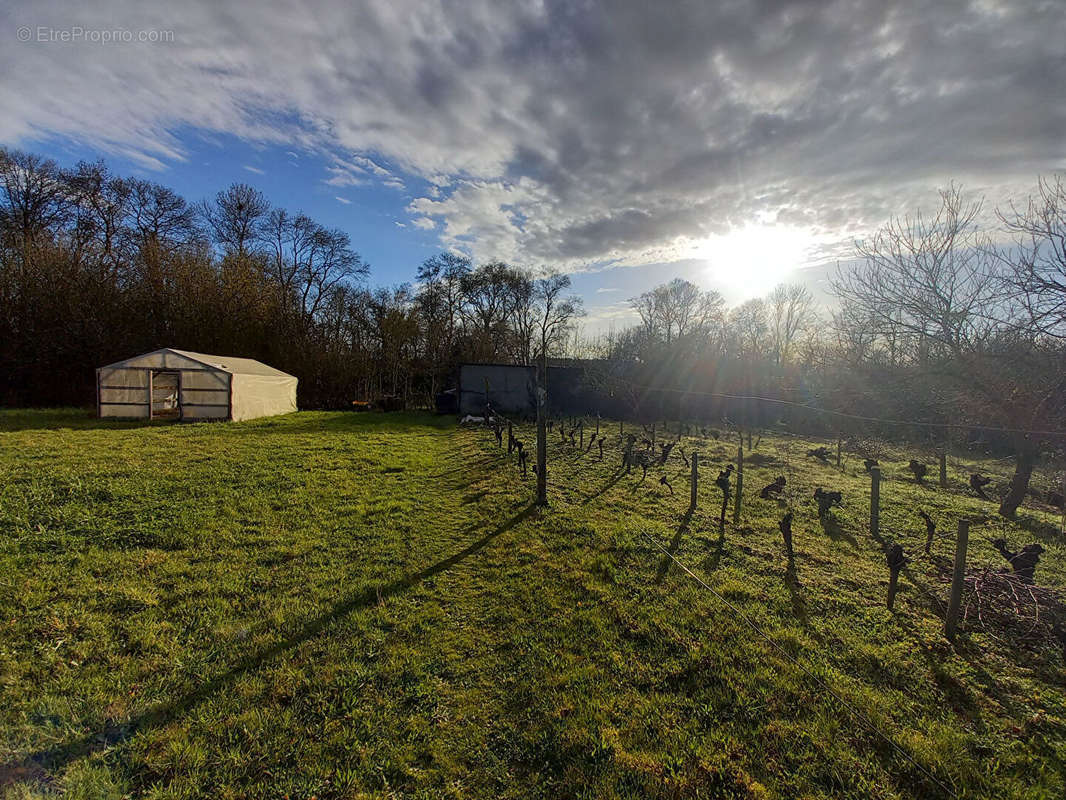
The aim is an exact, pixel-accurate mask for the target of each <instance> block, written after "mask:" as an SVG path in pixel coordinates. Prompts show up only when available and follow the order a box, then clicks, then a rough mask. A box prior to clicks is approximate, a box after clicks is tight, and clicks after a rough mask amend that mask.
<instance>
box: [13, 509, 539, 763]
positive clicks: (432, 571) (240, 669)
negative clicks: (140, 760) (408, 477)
mask: <svg viewBox="0 0 1066 800" xmlns="http://www.w3.org/2000/svg"><path fill="white" fill-rule="evenodd" d="M535 510H536V507H535V506H534V505H532V504H530V505H528V506H526V507H525V508H523V509H522V510H521V511H519V512H518V513H517V514H515V515H514V516H513V517H511V518H510V519H508V520H507V521H506V522H504V523H502V524H500V525H499V526H497V527H496V528H494V529H493V530H491V531H489V532H488V533H486V534H485V535H484V536H482V537H481V538H480V539H478V540H476V541H474V542H472V543H471V544H469V545H467V546H466V547H464V548H463V549H462V550H460V551H459V552H457V553H454V554H453V555H451V556H448V558H445V559H443V560H442V561H438V562H437V563H436V564H433V565H432V566H429V567H426V568H425V569H423V570H420V571H419V572H416V573H414V574H412V575H407V576H404V577H402V578H399V579H397V580H395V581H392V582H391V583H388V584H385V585H384V586H375V587H371V588H368V589H366V590H364V591H362V592H359V593H358V594H355V595H352V596H350V597H348V598H345V599H344V600H341V601H340V602H338V603H336V604H335V605H334V606H333V607H332V608H330V609H329V610H328V611H326V612H325V613H323V614H320V615H318V616H316V617H313V618H312V619H309V620H308V621H307V622H305V623H304V624H303V626H302V627H300V629H299V630H297V631H296V632H295V633H293V634H291V635H289V636H286V637H285V638H284V639H281V640H280V641H278V642H276V643H275V644H272V645H270V646H269V647H266V648H263V649H261V650H258V651H257V652H255V653H250V654H249V655H247V656H245V657H244V658H242V659H240V660H239V661H237V663H236V664H234V665H233V666H232V667H230V668H229V669H228V670H226V671H225V672H223V673H222V674H221V675H218V676H216V677H214V678H211V679H209V680H207V681H205V682H204V683H203V684H202V685H201V686H200V687H199V688H197V689H194V690H193V691H191V692H188V693H186V694H184V695H181V696H180V697H177V698H175V699H173V700H170V701H168V702H164V703H160V704H158V705H156V706H155V707H154V708H151V709H148V710H146V711H143V712H141V713H140V714H138V715H136V716H134V717H133V718H131V719H130V720H129V721H128V722H126V723H124V724H122V725H108V726H107V727H105V728H104V729H103V730H100V731H96V732H93V733H89V734H86V735H85V736H81V737H79V738H77V739H74V740H72V741H69V742H66V743H64V744H56V745H53V746H52V747H48V748H45V749H43V750H39V751H37V752H35V753H31V754H30V755H28V756H26V757H25V758H24V759H22V761H21V762H14V763H8V764H0V776H3V775H14V774H18V773H19V771H20V770H24V769H25V768H31V769H32V768H35V767H36V768H45V769H47V770H49V771H50V772H53V773H54V772H56V771H58V770H61V769H63V768H64V767H66V766H67V765H69V764H70V763H71V762H73V761H75V760H77V759H79V758H82V757H84V756H89V755H92V754H93V753H96V752H98V751H100V750H104V749H106V748H108V747H111V746H112V745H115V744H119V743H121V742H123V741H125V740H126V739H128V738H129V737H130V736H132V735H133V734H134V733H137V732H138V731H142V730H147V729H150V728H158V727H162V726H164V725H168V724H169V723H171V722H172V721H173V720H174V719H176V718H177V717H179V716H180V715H182V714H184V713H186V712H187V711H189V710H191V709H192V708H194V707H195V706H197V705H199V704H200V703H201V702H203V701H204V700H206V699H207V698H209V697H211V696H213V695H215V694H217V693H218V692H220V691H222V690H223V689H225V688H226V687H228V686H229V685H230V684H232V683H233V682H234V681H236V680H237V679H239V678H241V677H243V676H244V675H247V674H248V673H250V672H253V671H254V670H256V669H258V668H259V667H261V666H263V665H264V664H265V663H267V662H269V661H272V660H273V659H275V658H277V657H278V656H280V655H282V654H284V653H286V652H287V651H289V650H292V649H294V648H296V647H299V646H300V645H302V644H303V643H304V642H306V641H308V640H309V639H312V638H314V637H315V636H317V635H318V634H320V633H321V632H322V631H324V630H325V629H326V628H327V627H329V626H330V625H332V624H333V623H334V622H336V621H337V620H339V619H341V618H343V617H346V616H348V615H349V614H352V613H353V612H356V611H359V610H362V609H364V608H369V607H371V606H374V605H377V604H378V603H379V602H381V601H382V600H384V599H387V598H389V597H392V596H393V595H397V594H400V593H401V592H403V591H406V590H407V589H410V588H412V587H413V586H415V585H417V584H419V583H421V582H423V581H425V580H428V579H429V578H433V577H435V576H437V575H439V574H440V573H442V572H445V571H447V570H449V569H451V568H452V567H454V566H455V565H456V564H459V563H460V562H462V561H464V560H465V559H467V558H469V557H470V556H473V555H475V554H477V553H478V552H480V551H481V550H483V549H484V548H485V547H486V546H488V545H489V544H490V543H491V542H492V541H493V540H494V539H495V538H496V537H498V536H500V535H501V534H503V533H505V532H507V531H509V530H510V529H511V528H513V527H514V526H515V525H517V524H519V523H520V522H522V521H523V520H525V519H527V518H528V517H529V516H531V515H532V514H533V513H534V511H535Z"/></svg>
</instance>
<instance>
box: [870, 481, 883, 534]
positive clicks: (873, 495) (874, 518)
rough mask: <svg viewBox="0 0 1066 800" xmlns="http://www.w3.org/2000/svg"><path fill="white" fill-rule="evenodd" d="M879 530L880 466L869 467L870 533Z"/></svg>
mask: <svg viewBox="0 0 1066 800" xmlns="http://www.w3.org/2000/svg"><path fill="white" fill-rule="evenodd" d="M880 532H881V468H880V467H870V535H871V536H872V537H873V538H875V539H876V538H877V536H878V534H879V533H880Z"/></svg>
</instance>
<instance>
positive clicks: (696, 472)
mask: <svg viewBox="0 0 1066 800" xmlns="http://www.w3.org/2000/svg"><path fill="white" fill-rule="evenodd" d="M699 462H700V454H699V453H695V452H694V453H693V454H692V481H691V485H690V491H691V495H690V497H689V501H688V510H689V511H695V510H696V492H697V490H698V489H699V481H700V468H699Z"/></svg>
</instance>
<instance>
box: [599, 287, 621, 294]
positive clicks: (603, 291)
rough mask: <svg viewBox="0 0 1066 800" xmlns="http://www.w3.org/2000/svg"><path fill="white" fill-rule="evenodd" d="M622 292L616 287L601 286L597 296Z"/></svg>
mask: <svg viewBox="0 0 1066 800" xmlns="http://www.w3.org/2000/svg"><path fill="white" fill-rule="evenodd" d="M620 291H622V290H621V289H618V288H616V287H614V286H601V287H600V288H599V289H597V290H596V294H606V293H608V292H620Z"/></svg>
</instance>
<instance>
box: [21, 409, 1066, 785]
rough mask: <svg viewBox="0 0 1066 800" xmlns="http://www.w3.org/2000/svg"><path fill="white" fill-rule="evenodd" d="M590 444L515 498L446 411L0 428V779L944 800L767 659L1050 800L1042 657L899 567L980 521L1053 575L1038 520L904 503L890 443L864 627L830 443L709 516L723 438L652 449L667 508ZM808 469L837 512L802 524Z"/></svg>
mask: <svg viewBox="0 0 1066 800" xmlns="http://www.w3.org/2000/svg"><path fill="white" fill-rule="evenodd" d="M609 433H611V434H612V436H611V437H609V439H608V448H607V460H606V463H599V462H597V461H596V460H595V450H594V451H593V453H590V454H583V453H578V452H577V451H576V450H575V449H572V448H570V447H569V446H564V445H563V444H562V443H560V441H559V437H558V435H552V436H550V437H549V442H550V457H551V475H550V478H551V481H552V487H551V491H552V500H553V502H552V505H551V507H550V508H549V509H547V510H536V509H534V508H532V507H531V506H530V503H529V501H530V497H531V494H532V487H533V481H532V476H528V477H526V478H523V477H522V476H521V475H520V474H519V472H518V470H517V468H516V467H515V466H514V463H513V462H512V461H509V460H508V458H507V456H506V451H502V452H501V451H500V450H498V449H497V448H496V445H495V442H494V441H493V440H492V437H491V436H490V435H489V434H488V433H486V432H485V431H484V430H461V429H458V428H457V427H456V426H455V424H454V422H453V421H452V420H451V419H446V418H435V417H429V416H418V415H354V414H329V413H313V412H304V413H299V414H294V415H290V416H286V417H279V418H276V419H270V420H261V421H255V422H248V423H237V424H206V425H163V426H158V425H153V426H140V425H122V424H114V423H111V424H105V423H99V422H97V421H95V420H93V419H92V418H91V417H90V416H89V415H88V412H81V411H74V412H72V411H48V412H45V411H39V412H38V411H33V412H29V411H25V412H24V411H10V412H0V794H2V795H3V796H4V797H13V798H23V797H44V796H49V795H51V794H52V793H56V792H64V793H65V794H66V796H69V797H73V798H82V797H84V798H109V797H124V796H135V797H142V796H143V797H158V798H164V797H166V798H174V797H190V798H191V797H245V796H256V797H286V796H287V797H290V798H310V797H317V798H320V799H321V798H359V797H382V798H385V797H412V798H429V797H508V798H539V797H545V798H560V797H607V798H611V797H632V798H637V797H697V796H698V797H714V798H717V797H722V798H759V797H781V798H793V797H809V798H829V797H834V798H835V797H851V798H869V797H873V798H902V797H934V798H935V797H945V796H948V794H947V792H946V791H945V790H944V789H942V788H941V787H940V786H939V785H938V784H937V783H935V782H934V781H933V780H931V779H930V778H929V777H927V776H926V775H925V774H924V773H923V772H922V771H921V770H920V769H919V768H917V767H915V766H914V765H913V764H912V763H911V762H909V761H908V760H906V759H905V758H904V757H903V756H902V755H900V753H899V752H898V751H896V750H895V749H893V748H892V747H891V746H890V745H888V744H886V743H885V742H884V741H883V740H882V739H880V738H879V737H878V736H877V735H876V734H874V733H872V732H870V731H869V730H868V729H867V728H866V727H864V725H863V724H861V723H860V722H859V721H857V720H855V719H854V718H853V717H852V716H850V715H849V714H848V713H847V712H846V711H845V710H843V709H842V708H840V707H839V706H838V704H837V703H836V702H835V701H834V700H833V699H832V698H831V697H830V696H828V695H827V694H826V693H825V691H824V690H823V689H822V687H821V686H820V685H819V683H818V682H817V681H815V680H814V679H813V678H812V677H811V676H810V675H808V674H806V673H805V672H804V671H802V670H800V669H799V668H797V666H796V665H795V663H794V662H793V661H792V659H795V660H796V661H798V662H799V663H801V664H803V665H804V666H806V667H807V668H808V669H809V670H810V671H811V672H812V673H814V674H815V675H816V676H818V677H819V678H820V679H821V680H822V681H825V682H827V683H829V684H831V685H832V686H833V687H835V689H836V691H838V692H839V693H840V694H841V695H842V696H843V697H845V698H846V699H847V701H848V702H849V703H851V704H853V705H854V706H855V707H857V708H859V709H860V710H861V711H862V713H864V714H865V715H867V716H868V717H869V718H870V719H871V720H872V721H873V722H874V723H875V724H876V726H877V727H878V728H880V729H881V730H883V731H884V732H886V733H888V734H889V735H890V736H891V737H892V738H893V740H894V741H895V742H896V743H897V744H898V745H899V746H900V747H901V748H903V749H904V750H905V751H906V752H908V753H910V754H912V755H913V757H914V758H915V759H916V760H917V761H918V762H919V763H920V764H921V765H922V767H924V769H926V770H928V771H929V772H930V773H932V774H933V775H934V776H936V779H937V780H939V781H942V782H943V783H945V784H947V785H948V786H949V787H950V788H951V791H952V792H953V793H955V794H956V795H957V796H959V797H968V798H970V797H972V798H978V797H982V798H983V797H1011V798H1014V797H1017V798H1061V797H1063V796H1064V795H1066V669H1064V661H1063V648H1062V647H1061V645H1051V644H1048V645H1045V646H1037V647H1030V648H1021V649H1019V648H1015V647H1011V646H1009V644H1008V643H1007V642H1006V641H1005V640H1003V639H1001V638H998V637H995V636H992V635H989V634H988V633H986V632H984V631H982V630H980V629H978V628H976V627H974V626H964V627H963V629H962V631H961V633H960V635H959V637H958V639H957V641H956V645H955V646H952V645H950V644H949V643H948V642H947V641H946V640H945V639H944V638H943V635H942V626H943V623H942V620H941V618H940V617H939V616H938V615H937V611H936V609H938V608H939V606H938V601H937V600H936V599H934V598H933V597H931V595H933V596H938V597H944V596H946V592H947V588H946V584H944V583H943V582H942V581H941V579H940V577H939V576H940V573H941V572H942V569H943V563H944V560H945V559H948V558H950V555H951V553H952V551H953V545H952V543H951V542H950V541H948V540H947V539H937V540H936V542H935V544H934V556H937V557H940V559H941V561H940V562H938V561H937V560H936V559H929V558H925V557H919V555H920V550H921V543H922V542H923V540H924V528H923V527H922V525H921V523H920V522H919V521H917V519H916V518H915V516H914V510H915V509H916V508H918V507H921V508H925V509H927V510H928V511H929V512H930V513H932V514H933V515H934V517H936V518H937V519H938V521H940V523H941V529H942V530H944V531H945V532H951V531H953V530H954V525H955V521H956V520H957V519H958V518H959V517H960V516H961V515H968V516H974V517H977V518H978V519H981V520H984V521H983V522H981V524H977V525H976V526H975V527H974V529H973V533H972V535H971V540H972V541H971V549H970V552H971V559H970V560H971V563H973V564H975V565H985V564H989V563H991V564H996V565H1003V566H1005V562H1003V561H1002V559H1001V558H1000V556H998V555H997V554H996V553H995V551H994V550H993V548H992V547H991V545H990V544H989V543H988V541H987V539H988V538H992V537H994V536H996V535H1005V536H1006V537H1007V538H1008V540H1009V541H1010V543H1011V544H1012V545H1015V546H1017V545H1020V544H1024V543H1027V542H1031V541H1038V542H1041V543H1042V544H1043V545H1044V547H1045V548H1046V549H1047V552H1046V553H1045V554H1044V556H1043V560H1042V562H1041V564H1040V566H1039V568H1038V570H1037V577H1038V579H1039V581H1040V582H1041V583H1043V584H1046V585H1050V586H1054V587H1058V588H1063V587H1066V544H1064V542H1063V541H1062V539H1061V538H1060V537H1059V536H1058V534H1057V533H1056V531H1057V526H1058V518H1057V517H1056V516H1055V515H1053V514H1052V513H1051V512H1050V510H1047V511H1046V512H1042V511H1040V510H1039V509H1036V508H1026V509H1025V510H1024V513H1022V514H1021V515H1020V517H1019V520H1018V521H1017V522H1006V521H1002V520H999V519H998V518H996V517H995V516H994V510H995V508H994V506H993V505H992V504H991V503H986V502H983V501H980V500H978V499H976V498H972V497H969V496H967V494H966V493H965V492H964V491H963V480H964V477H965V476H964V475H963V473H961V472H957V471H955V470H954V469H953V471H952V474H951V479H952V485H953V488H952V489H950V490H949V491H943V490H939V489H936V488H932V487H920V486H917V485H915V484H914V482H913V481H912V480H910V479H909V477H908V476H907V475H906V474H905V472H904V470H903V467H902V464H904V463H906V461H907V459H908V458H910V457H913V456H914V455H915V453H907V452H904V451H902V450H899V451H891V450H890V451H886V452H885V453H883V454H882V464H884V465H885V467H886V473H887V478H886V480H885V482H884V483H883V486H882V501H883V504H884V507H883V510H882V526H883V537H884V540H885V541H888V540H896V541H900V542H902V543H903V544H904V546H905V547H906V549H907V551H908V553H911V554H913V555H914V556H915V561H914V562H913V563H912V564H911V565H910V566H909V567H908V568H907V570H906V571H905V574H904V576H903V577H902V578H901V589H900V595H899V597H898V598H897V601H896V610H895V612H894V613H890V612H889V611H888V610H887V609H886V608H885V602H884V600H885V589H886V585H887V579H888V572H887V569H886V567H885V562H884V555H883V549H882V546H883V542H877V541H874V540H873V539H872V538H871V537H870V535H869V533H868V531H867V528H866V524H867V509H868V505H867V504H868V495H867V492H868V478H867V476H866V475H865V474H863V468H862V465H861V463H860V461H861V458H860V457H857V456H856V455H855V454H853V453H852V454H846V458H847V461H846V463H845V465H844V469H843V470H837V469H836V468H835V467H834V466H825V465H822V464H819V463H817V462H816V461H815V460H814V459H810V458H806V457H805V456H804V455H803V454H804V453H805V452H806V449H807V448H808V447H809V446H811V444H810V443H808V442H806V441H804V440H801V439H794V438H790V437H785V436H775V437H767V438H764V439H763V440H762V442H761V443H760V444H759V445H758V447H757V448H756V450H755V451H754V455H755V456H756V458H755V459H751V458H750V456H751V454H746V455H747V456H748V457H749V464H748V467H747V469H746V473H745V487H746V495H745V499H746V505H745V509H744V516H743V519H742V520H741V524H740V525H739V526H734V525H733V524H731V522H730V524H727V525H726V526H725V528H724V529H720V528H719V527H718V524H717V516H718V508H719V506H720V494H719V492H718V490H717V489H716V488H715V486H714V483H713V477H714V475H716V474H717V470H718V468H719V467H720V466H722V465H723V464H724V463H725V461H726V460H728V459H730V458H731V457H733V456H735V442H734V443H726V442H725V441H721V442H718V441H714V440H713V439H707V440H701V439H699V438H698V437H696V438H693V437H689V438H688V439H687V440H686V443H685V446H686V449H687V450H688V451H691V450H693V449H698V450H699V451H700V454H701V461H703V462H704V463H705V465H706V470H705V471H704V472H703V479H702V481H701V487H700V503H699V507H698V508H697V511H696V512H695V513H694V514H692V515H686V508H687V506H688V480H687V477H686V471H685V469H684V467H683V465H682V464H681V463H680V460H677V461H676V463H675V462H671V464H670V465H668V466H667V467H666V468H665V473H664V471H662V470H656V471H653V472H652V473H650V474H649V477H648V480H647V481H645V482H644V484H643V485H638V484H637V481H638V479H639V470H638V471H637V474H635V475H628V476H627V475H621V474H619V472H618V470H617V465H618V463H619V457H618V453H619V450H618V444H617V435H616V433H617V424H615V426H614V427H613V430H609ZM519 435H520V437H521V438H522V439H523V440H524V441H525V442H526V443H527V446H529V447H532V443H533V435H532V432H531V430H529V429H528V428H526V429H524V430H522V431H521V432H520V433H519ZM996 467H997V465H985V468H986V469H989V470H992V471H997V469H996ZM1004 470H1005V467H1004V466H1003V465H998V471H999V472H1001V473H1002V472H1003V471H1004ZM661 474H667V475H669V476H670V480H671V482H672V484H673V486H674V489H675V491H676V492H677V494H676V495H675V496H670V495H669V493H668V492H667V490H666V489H665V487H662V486H660V485H659V483H658V478H659V476H660V475H661ZM778 474H786V475H787V476H788V481H789V484H790V498H791V501H792V503H793V504H794V511H795V523H794V531H795V549H796V559H795V564H794V568H790V567H789V565H788V564H787V562H786V558H785V554H784V547H783V545H782V542H781V537H780V534H779V533H778V530H777V521H778V519H780V517H781V514H782V513H783V504H778V503H777V502H773V501H763V500H759V499H758V498H757V497H756V496H755V492H756V491H757V489H758V488H759V487H761V486H762V485H764V484H765V483H767V482H769V481H770V480H771V479H772V478H773V477H775V476H776V475H778ZM934 483H935V478H934ZM819 485H820V486H824V487H826V488H837V489H841V490H842V491H843V493H844V498H845V506H844V508H843V509H842V510H838V512H837V513H836V515H835V521H834V522H832V523H830V524H828V525H826V526H823V525H821V524H820V523H819V521H818V518H817V514H816V512H815V508H814V505H813V503H811V502H810V499H809V498H810V495H811V492H812V491H813V489H814V487H815V486H819ZM730 519H731V517H730ZM646 536H650V537H651V538H652V541H654V542H658V543H659V544H661V545H662V546H663V547H666V548H667V549H669V550H671V551H672V552H674V554H675V555H676V557H677V558H678V559H679V560H680V561H681V562H683V563H684V564H686V565H688V566H689V567H690V568H691V569H692V570H693V572H694V573H696V574H697V575H698V576H699V577H700V578H702V579H703V580H704V581H705V582H706V583H707V584H708V585H709V586H711V587H712V588H713V589H714V590H715V591H716V592H717V593H719V594H720V595H721V596H722V597H724V598H725V599H726V600H728V601H729V603H731V604H732V605H734V606H736V607H737V608H738V609H740V610H741V611H743V612H745V613H746V614H748V615H750V616H751V617H752V618H753V619H754V620H755V621H756V622H757V623H758V624H759V625H760V626H761V627H762V628H764V629H765V630H766V631H767V632H768V633H769V635H770V636H771V638H772V639H773V641H774V642H775V643H776V644H777V645H778V646H779V647H780V648H782V649H783V651H784V652H785V653H787V654H788V655H789V657H785V656H783V655H782V654H781V653H780V652H778V651H777V650H775V649H774V648H771V647H770V646H769V645H768V644H767V643H766V642H765V641H763V640H762V639H761V638H760V637H759V636H758V635H757V634H755V633H754V632H753V630H752V629H751V628H750V627H748V625H747V624H746V623H745V622H744V621H743V620H741V619H739V618H738V617H737V616H736V615H735V613H734V612H733V611H732V610H731V609H730V608H729V607H727V606H726V605H725V604H723V603H722V602H721V600H719V599H718V598H717V597H715V595H714V594H713V593H712V592H710V591H708V590H707V589H705V588H703V587H701V586H700V585H699V584H698V583H697V582H696V581H695V580H693V579H692V578H691V577H689V576H688V575H686V574H684V573H683V572H682V571H681V570H680V569H679V568H678V567H677V566H675V565H673V564H672V562H671V561H669V560H668V559H667V558H666V557H665V556H664V555H663V554H662V552H661V551H660V550H658V549H657V548H656V547H655V546H654V545H653V544H652V543H651V542H650V541H649V540H648V539H647V538H645V537H646Z"/></svg>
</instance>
